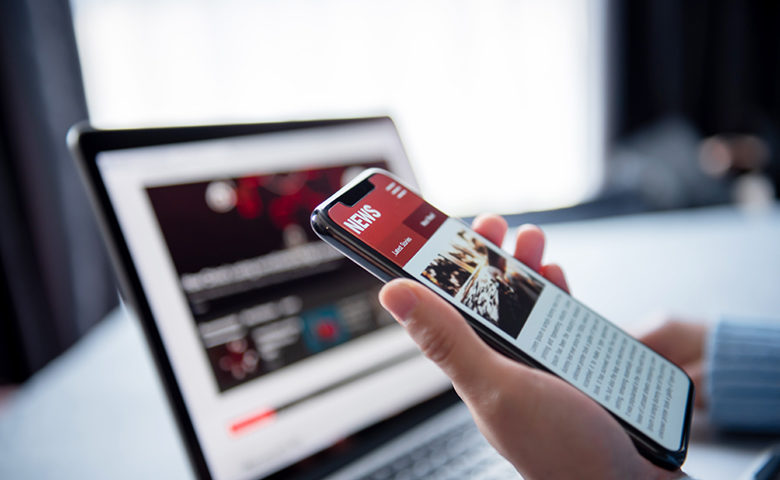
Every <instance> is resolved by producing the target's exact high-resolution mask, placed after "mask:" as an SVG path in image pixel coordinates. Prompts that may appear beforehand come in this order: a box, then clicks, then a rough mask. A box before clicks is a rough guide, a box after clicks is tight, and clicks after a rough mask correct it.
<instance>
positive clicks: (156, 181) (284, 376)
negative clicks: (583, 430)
mask: <svg viewBox="0 0 780 480" xmlns="http://www.w3.org/2000/svg"><path fill="white" fill-rule="evenodd" d="M69 143H70V145H71V148H72V150H73V152H74V154H75V156H76V158H77V161H78V163H79V166H80V170H81V172H82V174H83V178H84V181H85V183H86V185H87V187H88V190H89V192H90V194H91V198H92V201H93V205H94V208H95V211H96V212H97V215H98V217H99V219H100V223H101V227H102V229H103V234H104V236H105V239H106V242H107V244H108V245H109V250H110V252H111V255H112V259H113V262H114V266H115V268H116V271H117V274H118V278H119V279H120V286H121V291H122V296H123V299H124V301H125V302H126V303H127V304H128V305H129V306H130V307H131V309H132V311H133V312H134V314H135V316H137V317H138V319H139V320H140V322H141V324H142V326H143V329H144V332H145V335H146V339H147V341H148V344H149V346H150V350H151V352H152V353H153V356H154V359H155V362H156V365H157V368H158V371H159V374H160V376H161V378H162V381H163V384H164V386H165V389H166V392H167V395H168V398H169V400H170V403H171V405H172V410H173V412H174V415H175V417H176V421H177V424H178V427H179V430H180V432H181V436H182V439H183V441H184V443H185V445H186V447H187V451H188V454H189V458H190V460H191V463H192V466H193V471H194V473H195V474H196V475H197V476H198V477H199V478H204V479H211V478H213V479H227V480H233V479H254V478H327V477H330V478H336V479H352V478H378V479H379V478H415V477H416V478H463V477H465V476H469V477H475V476H478V477H480V478H487V477H488V476H490V475H494V476H496V478H502V477H505V478H516V477H517V474H516V473H515V472H514V470H513V469H512V468H511V466H510V465H509V464H508V463H507V462H506V461H505V460H503V459H502V458H501V457H500V456H498V454H496V453H495V452H494V451H493V450H492V449H491V448H490V447H489V446H488V445H487V443H486V442H485V440H484V439H483V438H482V436H481V435H480V434H479V432H478V431H477V430H476V427H475V426H474V424H473V422H472V421H471V418H470V416H469V415H468V412H467V410H466V409H465V407H464V406H463V405H462V404H461V403H460V402H459V400H458V398H457V396H456V395H455V394H454V392H453V391H452V389H451V386H450V384H449V382H448V380H447V379H446V377H444V376H443V374H441V373H440V372H439V371H438V370H437V369H436V368H435V367H434V366H433V365H432V364H431V363H430V362H429V361H427V360H426V359H425V358H424V357H422V356H421V355H420V353H419V352H418V350H417V349H416V347H415V346H414V345H413V343H412V342H411V340H409V339H408V338H407V337H406V335H405V333H404V332H403V330H402V329H401V328H400V327H398V326H397V325H396V324H395V322H394V321H393V320H392V319H391V318H390V316H389V315H388V314H387V313H386V312H384V311H383V309H382V308H381V307H380V305H379V304H378V302H377V291H378V289H379V287H380V285H379V282H378V281H377V280H375V279H374V278H373V277H371V276H370V275H369V274H367V273H365V272H363V271H362V270H360V269H359V268H358V267H356V266H355V265H353V264H352V263H351V262H349V261H347V260H345V259H344V258H342V257H341V255H340V254H338V253H337V252H336V251H335V250H332V249H331V248H330V247H329V246H327V245H326V244H324V243H322V242H321V241H319V240H318V239H317V237H316V236H315V234H314V233H313V232H312V231H311V230H310V228H309V215H310V213H311V211H312V209H313V208H314V207H315V206H316V205H318V204H319V203H320V202H321V201H322V200H324V199H325V198H327V197H328V196H329V195H330V194H332V193H333V192H335V191H336V190H338V189H339V188H340V187H341V186H342V185H343V184H345V183H346V182H347V181H349V179H351V178H352V177H353V176H354V175H356V174H357V172H359V171H361V170H362V169H364V168H367V167H381V168H385V169H388V170H390V171H392V172H394V173H395V174H396V175H398V176H399V177H400V178H402V179H403V180H405V181H406V182H407V183H409V184H412V185H414V184H415V180H414V175H413V173H412V170H411V168H410V165H409V162H408V159H407V157H406V155H405V153H404V149H403V147H402V144H401V141H400V138H399V136H398V133H397V131H396V128H395V125H394V124H393V122H392V121H391V120H390V119H389V118H386V117H377V118H363V119H349V120H327V121H308V122H288V123H273V124H251V125H222V126H203V127H179V128H157V129H138V130H97V129H93V128H91V127H89V126H88V125H86V124H82V125H77V126H75V127H74V128H73V129H72V130H71V132H70V134H69Z"/></svg>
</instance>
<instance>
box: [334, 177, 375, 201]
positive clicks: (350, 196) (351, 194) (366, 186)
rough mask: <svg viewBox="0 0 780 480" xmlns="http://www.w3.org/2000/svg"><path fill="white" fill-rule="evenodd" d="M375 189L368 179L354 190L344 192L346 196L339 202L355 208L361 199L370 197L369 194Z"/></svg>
mask: <svg viewBox="0 0 780 480" xmlns="http://www.w3.org/2000/svg"><path fill="white" fill-rule="evenodd" d="M373 189H374V184H373V183H371V182H370V181H369V179H368V178H366V179H365V180H363V181H362V182H360V183H358V184H357V185H355V186H354V187H353V188H350V189H349V190H348V191H346V192H344V195H342V196H340V197H339V199H338V202H339V203H343V204H344V205H346V206H348V207H354V206H355V204H356V203H357V202H359V201H360V199H361V198H363V197H365V196H366V195H368V193H369V192H370V191H371V190H373Z"/></svg>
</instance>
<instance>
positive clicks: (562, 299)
mask: <svg viewBox="0 0 780 480" xmlns="http://www.w3.org/2000/svg"><path fill="white" fill-rule="evenodd" d="M366 181H367V182H370V184H371V185H370V186H369V185H365V184H364V188H363V191H366V190H370V191H368V192H367V193H366V194H365V195H361V197H360V198H359V199H358V200H357V201H356V202H355V203H354V204H353V205H347V204H344V203H335V204H333V205H332V206H331V207H330V208H329V210H328V211H327V214H328V216H329V217H330V219H331V220H332V221H333V222H335V223H336V224H337V225H339V226H340V227H341V228H342V229H343V230H344V231H345V232H346V233H347V234H348V235H351V236H352V237H354V238H355V239H357V240H359V241H360V242H362V243H364V244H365V245H367V246H369V247H371V248H372V249H374V250H376V251H377V252H379V253H380V254H381V255H383V256H385V257H386V258H387V259H388V260H390V261H391V262H393V263H394V264H395V265H396V266H398V267H400V268H401V269H403V270H404V271H405V272H406V273H407V274H409V275H410V276H412V277H414V278H416V279H417V280H419V281H420V282H422V283H423V284H425V285H427V286H428V287H430V288H431V289H433V290H434V291H436V292H438V293H439V294H440V295H441V296H443V297H444V298H445V299H447V300H448V301H450V302H451V303H453V304H455V305H456V306H457V307H459V308H460V309H461V310H463V311H466V312H468V313H470V314H471V315H472V316H473V317H474V318H475V319H477V320H478V321H480V322H482V323H483V325H484V327H485V328H487V329H489V330H491V331H492V332H493V333H494V334H495V335H497V336H499V337H500V338H502V339H503V340H505V341H506V342H507V343H509V344H511V345H514V346H515V347H516V348H518V349H519V350H521V351H522V352H524V353H525V354H526V355H527V356H529V357H531V358H532V359H533V360H535V361H536V362H537V363H539V364H540V365H542V366H544V367H545V368H547V369H548V370H550V371H551V372H553V373H555V374H556V375H558V376H560V377H561V378H563V379H564V380H566V381H568V382H569V383H571V384H572V385H574V386H575V387H577V388H578V389H579V390H581V391H583V392H584V393H586V394H587V395H589V396H590V397H591V398H593V399H594V400H596V401H597V402H598V403H600V404H601V405H603V406H604V407H606V408H607V409H608V410H609V411H611V412H612V413H613V414H615V415H616V416H618V417H619V418H621V419H623V420H624V421H625V422H626V423H628V424H630V425H631V426H633V427H634V428H635V429H637V430H638V431H640V432H642V433H644V435H646V436H647V437H649V438H650V439H652V440H653V441H655V442H656V443H658V444H659V445H661V446H662V447H664V448H666V449H667V450H670V451H672V452H675V451H678V450H680V448H681V447H682V446H683V445H682V442H683V433H684V432H683V431H684V428H685V421H686V411H687V403H688V397H689V388H690V380H689V379H688V377H687V376H686V375H685V373H683V371H682V370H681V369H680V368H679V367H677V366H676V365H674V364H673V363H671V362H669V361H668V360H666V359H665V358H663V357H662V356H661V355H659V354H657V353H655V352H654V351H653V350H651V349H649V348H648V347H646V346H644V345H643V344H642V343H641V342H639V341H637V340H636V339H634V338H633V337H631V336H630V335H628V334H627V333H625V332H623V331H622V330H621V329H619V328H618V327H617V326H615V325H613V324H612V323H611V322H609V321H607V320H606V319H604V318H602V317H600V316H599V315H598V314H596V313H594V312H593V311H591V310H590V309H588V308H587V307H586V306H584V305H583V304H582V303H580V302H578V301H577V300H575V299H573V298H572V297H571V296H569V295H568V294H567V293H566V292H564V291H563V290H561V289H560V288H558V287H556V286H555V285H553V284H552V283H550V282H549V281H547V280H546V279H544V278H543V277H542V276H540V275H538V274H537V273H536V272H534V271H533V270H532V269H530V268H529V267H527V266H525V265H524V264H522V263H521V262H519V261H518V260H516V259H514V258H513V257H512V256H511V255H508V254H507V253H505V252H504V251H503V250H501V249H500V248H499V247H496V246H495V245H493V244H492V243H490V242H489V241H488V240H486V239H485V238H484V237H482V236H480V235H478V234H477V233H475V232H474V231H473V230H471V229H470V228H469V227H467V226H466V225H465V224H464V223H462V222H461V221H460V220H457V219H453V218H449V217H447V216H446V215H444V214H443V213H441V212H440V211H439V210H437V209H436V208H434V207H433V206H431V205H430V204H428V203H426V202H425V201H424V200H423V199H422V198H420V197H419V196H418V195H416V194H415V193H413V192H411V191H409V190H407V189H406V188H405V187H404V186H403V185H401V184H399V183H398V182H397V181H396V180H394V179H393V178H390V177H388V176H386V175H383V174H380V173H375V174H373V175H371V176H370V177H369V178H368V179H367V180H366Z"/></svg>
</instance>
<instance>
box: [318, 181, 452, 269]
mask: <svg viewBox="0 0 780 480" xmlns="http://www.w3.org/2000/svg"><path fill="white" fill-rule="evenodd" d="M369 181H370V182H371V183H372V184H373V185H374V189H373V190H371V191H370V192H369V193H368V194H366V196H365V197H363V198H362V199H360V200H359V201H358V202H357V203H355V205H354V206H352V207H348V206H346V205H344V204H341V203H339V204H336V205H334V206H333V207H331V209H330V211H329V214H330V217H331V218H332V219H333V220H334V221H336V222H338V224H339V225H340V226H341V227H343V228H344V229H345V230H346V231H347V232H349V233H350V234H352V235H354V236H355V237H357V238H359V239H360V240H361V241H363V242H364V243H366V244H367V245H369V246H370V247H372V248H374V249H375V250H377V251H378V252H380V253H381V254H383V255H385V256H387V258H389V259H390V260H392V261H393V263H395V264H396V265H398V266H400V267H403V266H404V265H405V264H406V262H408V261H409V259H411V258H412V257H413V256H414V254H415V253H417V252H418V251H419V250H420V248H422V246H423V245H424V244H425V242H426V241H427V240H428V239H429V238H431V235H433V233H434V232H435V231H436V230H437V229H438V228H439V226H441V224H442V223H444V220H445V218H446V217H445V216H444V214H443V213H441V212H440V211H438V210H437V209H435V208H433V207H432V206H431V205H429V204H428V203H426V202H425V201H423V199H422V198H420V197H419V196H417V195H416V194H414V193H412V192H411V191H408V190H407V189H406V188H405V187H404V186H402V185H399V184H398V183H397V182H395V181H394V180H393V179H391V178H389V177H386V176H384V175H379V174H377V175H373V176H372V177H370V178H369Z"/></svg>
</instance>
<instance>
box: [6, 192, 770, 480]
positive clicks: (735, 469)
mask: <svg viewBox="0 0 780 480" xmlns="http://www.w3.org/2000/svg"><path fill="white" fill-rule="evenodd" d="M546 231H547V236H548V251H547V255H546V259H547V260H548V261H549V260H551V261H556V262H558V263H560V264H561V265H564V266H565V268H566V271H567V275H568V277H569V284H570V285H571V287H572V290H573V293H574V295H575V296H576V297H578V298H579V299H580V300H582V301H583V302H585V303H586V304H588V305H589V306H591V307H592V308H594V309H595V310H596V311H598V312H599V313H601V314H602V315H604V316H606V317H607V318H610V319H612V320H613V321H615V322H616V323H618V324H620V325H622V326H623V327H625V328H628V329H629V330H636V329H637V328H638V326H639V324H640V323H641V321H642V319H643V318H646V316H647V315H648V314H649V313H652V312H659V311H667V312H676V313H680V314H689V315H694V316H699V317H704V318H717V317H718V316H720V315H723V314H734V315H739V316H763V317H775V318H777V317H780V296H779V295H778V287H780V248H778V245H780V206H776V207H775V208H774V209H773V210H771V211H765V212H762V213H757V212H754V213H750V214H748V213H745V212H741V211H739V210H736V209H733V208H714V209H702V210H692V211H683V212H674V213H663V214H644V215H636V216H630V217H619V218H611V219H601V220H590V221H581V222H573V223H567V224H557V225H551V226H549V227H547V228H546ZM777 441H778V438H776V437H775V438H771V437H748V438H746V437H740V438H735V437H724V436H719V435H717V434H715V433H714V432H712V431H711V430H710V429H709V428H708V426H707V425H706V421H703V419H697V420H696V421H695V422H694V434H693V438H692V442H691V446H690V451H689V455H688V460H687V461H686V463H685V465H684V470H685V471H686V472H688V473H689V474H690V475H692V476H694V477H697V478H706V479H716V478H724V479H725V478H729V479H731V478H737V477H738V476H739V475H740V474H741V473H742V472H743V471H744V470H745V469H746V468H747V467H748V466H749V465H750V463H751V462H752V461H753V459H754V458H755V456H756V455H757V454H758V452H760V451H761V450H762V449H763V448H765V447H767V446H768V445H770V444H771V443H773V442H777ZM185 476H191V473H190V469H189V466H188V463H187V460H186V456H185V452H184V449H183V446H182V445H181V441H180V439H179V437H178V434H177V432H176V430H175V426H174V423H173V418H172V414H171V411H170V409H169V407H168V406H167V402H166V400H165V396H164V394H163V390H162V385H161V384H160V381H159V380H158V378H157V376H156V375H155V372H154V368H153V365H152V360H151V357H150V354H149V352H148V350H147V348H146V346H145V343H144V340H143V337H142V334H141V331H140V328H139V326H138V325H137V323H136V322H134V321H132V320H131V319H130V318H128V317H127V316H126V315H124V313H122V312H121V311H116V312H113V313H112V314H111V315H109V317H108V318H107V319H106V320H105V321H104V322H102V323H101V324H100V325H98V326H97V327H96V328H95V329H94V330H92V331H91V332H90V333H89V334H88V335H87V336H86V337H85V338H84V339H83V340H82V341H80V342H79V344H78V345H76V346H75V347H74V348H73V349H71V350H70V351H68V352H67V353H66V354H65V355H63V356H62V357H60V358H59V359H58V360H56V361H55V362H53V363H52V364H51V365H49V366H48V367H47V368H45V369H44V370H43V371H41V372H40V373H39V374H38V375H36V376H35V377H34V378H32V379H31V380H30V381H29V382H27V383H26V384H25V385H24V386H23V387H22V388H21V389H20V390H19V392H18V393H16V394H15V395H14V397H13V398H12V399H11V400H10V401H9V403H8V404H7V405H6V406H5V407H3V409H2V410H0V478H51V477H56V478H137V477H151V478H181V477H185Z"/></svg>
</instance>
